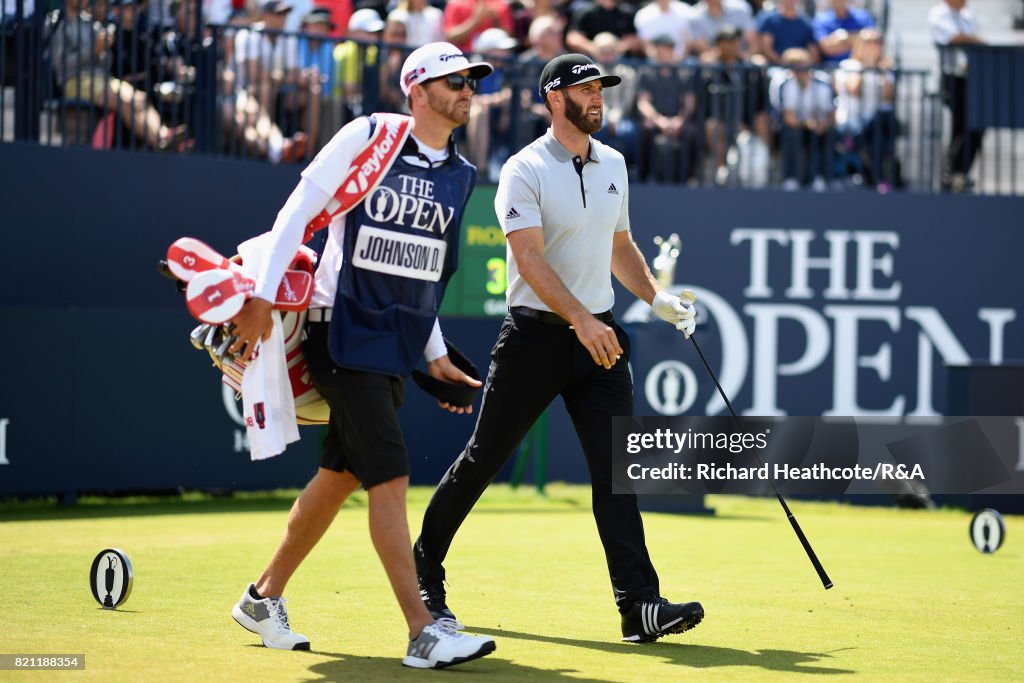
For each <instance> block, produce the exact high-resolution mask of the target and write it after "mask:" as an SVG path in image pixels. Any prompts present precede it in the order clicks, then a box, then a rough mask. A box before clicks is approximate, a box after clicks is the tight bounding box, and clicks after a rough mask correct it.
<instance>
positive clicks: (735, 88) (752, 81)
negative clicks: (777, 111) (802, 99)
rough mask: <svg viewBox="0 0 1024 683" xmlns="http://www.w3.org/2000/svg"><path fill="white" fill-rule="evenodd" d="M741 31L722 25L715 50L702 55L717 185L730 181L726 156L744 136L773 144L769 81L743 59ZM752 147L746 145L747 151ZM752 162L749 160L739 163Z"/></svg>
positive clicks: (706, 114)
mask: <svg viewBox="0 0 1024 683" xmlns="http://www.w3.org/2000/svg"><path fill="white" fill-rule="evenodd" d="M740 41H741V32H740V29H739V28H738V27H736V26H728V25H726V26H723V27H722V28H721V29H719V30H718V33H716V34H715V40H714V47H713V48H711V49H710V50H707V51H705V52H704V54H703V55H702V60H701V61H702V62H703V63H704V64H706V65H707V66H706V67H705V68H704V69H703V74H704V90H705V97H704V98H703V102H704V127H705V136H706V139H707V141H708V147H709V150H710V153H711V155H712V156H713V157H714V161H715V168H716V171H715V184H717V185H725V184H727V182H728V180H729V169H728V167H727V165H726V155H727V151H728V150H729V148H730V147H732V146H733V145H734V144H735V143H736V141H737V139H738V138H739V137H740V136H741V135H743V136H744V139H746V140H749V136H750V133H751V131H754V132H756V134H757V142H756V143H753V144H756V145H764V147H765V149H767V148H768V146H770V145H771V117H770V116H769V114H768V82H767V80H766V78H765V75H764V72H763V70H762V69H761V68H760V67H759V66H757V65H755V64H753V63H752V62H750V61H749V60H745V59H743V57H742V49H741V47H740ZM750 147H751V144H749V143H745V144H744V145H743V148H744V149H748V150H749V149H750ZM740 162H741V163H750V161H749V160H740Z"/></svg>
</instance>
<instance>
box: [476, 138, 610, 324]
mask: <svg viewBox="0 0 1024 683" xmlns="http://www.w3.org/2000/svg"><path fill="white" fill-rule="evenodd" d="M577 159H578V157H577ZM578 164H579V161H575V162H574V157H573V154H572V153H571V152H570V151H569V150H568V149H566V148H565V147H564V146H562V143H560V142H558V140H556V139H555V136H554V134H553V133H552V132H551V129H550V128H549V129H548V132H547V133H546V134H545V135H543V136H541V137H540V138H538V139H536V140H534V141H533V142H532V143H530V144H529V145H527V146H526V147H524V148H523V149H522V150H521V151H520V152H519V153H517V154H515V155H514V156H513V157H512V158H511V159H509V160H508V161H507V162H506V163H505V166H504V167H503V168H502V169H501V178H500V180H499V181H498V191H497V195H496V196H495V198H494V210H495V213H496V214H497V216H498V223H500V224H501V229H502V230H503V231H504V232H505V234H506V235H508V234H509V233H512V232H515V231H516V230H522V229H524V228H536V227H539V228H541V229H542V230H543V231H544V258H545V259H546V260H547V262H548V263H549V264H550V265H551V267H552V268H553V269H554V271H555V272H556V273H558V275H559V277H561V279H562V282H563V283H565V286H566V287H567V288H568V289H569V291H570V292H571V293H572V295H573V296H574V297H576V299H578V300H579V301H580V303H581V304H583V306H584V307H585V308H586V309H587V310H588V311H590V312H591V313H603V312H604V311H607V310H609V309H610V308H611V307H612V304H614V303H615V294H614V292H613V291H612V277H611V266H612V240H613V237H614V233H616V232H621V231H623V230H629V186H628V176H627V174H626V161H625V159H623V157H622V155H621V154H620V153H619V152H617V151H615V150H614V149H612V148H611V147H609V146H607V145H605V144H602V143H600V142H598V141H597V140H594V139H593V138H591V139H590V159H589V161H588V162H587V163H586V164H585V165H584V166H583V169H582V170H583V172H582V174H580V173H577V171H576V167H577V165H578ZM507 258H508V263H507V270H508V292H507V298H508V305H509V307H513V306H529V307H530V308H535V309H537V310H541V311H550V310H551V307H550V306H548V305H547V304H545V303H544V302H543V301H541V299H540V297H539V296H537V294H536V293H535V292H534V291H533V289H531V287H530V285H529V284H527V282H526V280H524V279H523V278H522V277H521V276H520V274H519V267H518V266H517V264H516V260H515V255H514V254H513V253H512V247H511V246H509V247H508V257H507Z"/></svg>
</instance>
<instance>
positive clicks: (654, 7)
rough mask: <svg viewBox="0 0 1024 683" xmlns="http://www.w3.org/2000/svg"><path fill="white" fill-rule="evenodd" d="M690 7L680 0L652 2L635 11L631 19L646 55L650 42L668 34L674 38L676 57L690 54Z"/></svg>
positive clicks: (656, 0)
mask: <svg viewBox="0 0 1024 683" xmlns="http://www.w3.org/2000/svg"><path fill="white" fill-rule="evenodd" d="M689 16H690V7H689V5H687V4H685V3H683V2H681V0H654V1H653V2H651V3H649V4H647V5H644V6H643V7H641V8H640V9H639V10H637V13H636V16H635V17H633V25H634V26H635V27H636V35H637V37H639V38H640V40H642V41H644V45H645V48H646V50H647V52H648V54H649V53H650V51H651V41H652V40H654V39H655V38H657V37H658V36H660V35H663V34H668V35H671V36H672V37H673V38H675V41H676V48H675V49H676V57H677V58H679V59H682V58H683V57H685V56H686V54H687V52H690V51H691V50H690V44H691V43H692V42H693V39H692V37H691V33H690V20H689Z"/></svg>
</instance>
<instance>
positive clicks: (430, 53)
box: [402, 43, 494, 95]
mask: <svg viewBox="0 0 1024 683" xmlns="http://www.w3.org/2000/svg"><path fill="white" fill-rule="evenodd" d="M463 69H469V77H470V78H483V77H485V76H489V75H490V74H491V72H492V71H494V67H492V66H491V65H490V64H488V63H487V62H470V61H469V60H468V59H467V58H466V55H464V54H462V50H460V49H459V48H457V47H455V46H454V45H452V44H451V43H427V44H426V45H424V46H423V47H419V48H416V49H415V50H413V52H412V54H410V55H409V56H408V57H406V59H405V64H403V65H402V92H403V93H405V94H406V95H408V94H409V90H410V89H411V88H412V86H413V85H415V84H416V83H423V82H424V81H429V80H430V79H431V78H438V77H439V76H447V75H448V74H453V73H455V72H456V71H462V70H463Z"/></svg>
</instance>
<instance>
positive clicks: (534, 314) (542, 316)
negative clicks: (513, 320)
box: [509, 306, 615, 325]
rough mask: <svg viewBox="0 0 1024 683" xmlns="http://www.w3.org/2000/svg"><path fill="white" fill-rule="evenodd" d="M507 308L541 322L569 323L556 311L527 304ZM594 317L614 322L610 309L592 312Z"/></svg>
mask: <svg viewBox="0 0 1024 683" xmlns="http://www.w3.org/2000/svg"><path fill="white" fill-rule="evenodd" d="M509 310H510V311H511V312H512V313H514V314H515V315H521V316H523V317H524V318H533V319H534V320H539V321H541V322H542V323H547V324H548V325H570V324H571V323H570V322H569V321H568V320H566V319H565V318H563V317H562V316H560V315H558V314H557V313H552V312H551V311H538V310H537V309H536V308H529V307H527V306H513V307H512V308H510V309H509ZM594 317H595V318H597V319H598V320H600V321H601V322H603V323H605V324H606V325H611V324H612V323H613V322H615V316H613V315H612V312H611V311H605V312H604V313H594Z"/></svg>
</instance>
